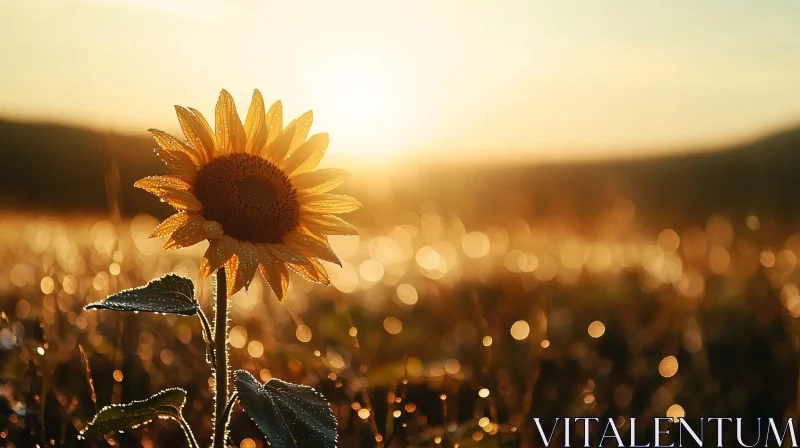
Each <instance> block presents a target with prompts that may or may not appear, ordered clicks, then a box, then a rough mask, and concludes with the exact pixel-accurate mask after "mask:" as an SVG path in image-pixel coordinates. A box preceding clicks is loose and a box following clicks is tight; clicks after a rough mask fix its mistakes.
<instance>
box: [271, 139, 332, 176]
mask: <svg viewBox="0 0 800 448" xmlns="http://www.w3.org/2000/svg"><path fill="white" fill-rule="evenodd" d="M329 143H330V137H329V136H328V133H327V132H323V133H321V134H314V135H312V136H311V138H309V139H308V141H307V142H305V143H303V144H302V145H300V147H299V148H297V150H296V151H295V152H293V153H292V155H291V156H290V157H289V158H287V159H286V160H284V161H283V163H282V164H281V169H283V171H284V172H285V173H286V174H289V175H291V174H293V173H294V174H299V173H305V172H306V171H312V170H314V169H315V168H316V167H317V165H319V162H320V161H321V160H322V157H323V156H324V155H325V151H326V150H327V149H328V144H329Z"/></svg>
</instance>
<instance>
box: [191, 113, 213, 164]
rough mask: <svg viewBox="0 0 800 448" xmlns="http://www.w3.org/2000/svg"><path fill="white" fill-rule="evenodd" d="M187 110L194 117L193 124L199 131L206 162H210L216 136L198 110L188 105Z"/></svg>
mask: <svg viewBox="0 0 800 448" xmlns="http://www.w3.org/2000/svg"><path fill="white" fill-rule="evenodd" d="M189 112H191V113H192V115H194V118H195V119H196V122H195V124H194V126H195V127H196V128H198V129H199V130H196V132H198V133H199V137H200V140H201V141H202V142H203V150H204V152H205V155H204V157H205V160H206V163H207V162H210V161H212V160H214V153H215V152H216V138H215V136H214V130H213V129H211V125H209V124H208V121H207V120H206V118H205V117H204V116H203V114H201V113H200V111H198V110H196V109H192V108H191V107H190V108H189ZM198 149H199V148H198Z"/></svg>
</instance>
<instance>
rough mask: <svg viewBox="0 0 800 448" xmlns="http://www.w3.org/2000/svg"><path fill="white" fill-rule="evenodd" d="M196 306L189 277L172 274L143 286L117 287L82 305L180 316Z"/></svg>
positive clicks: (186, 314) (193, 309)
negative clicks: (104, 297)
mask: <svg viewBox="0 0 800 448" xmlns="http://www.w3.org/2000/svg"><path fill="white" fill-rule="evenodd" d="M199 307H200V303H199V302H198V301H197V300H195V298H194V284H193V283H192V281H191V280H189V279H188V278H185V277H181V276H179V275H175V274H167V275H165V276H163V277H161V278H159V279H157V280H153V281H151V282H150V283H148V284H146V285H144V286H140V287H138V288H132V289H127V290H125V291H120V292H118V293H116V294H112V295H110V296H108V297H107V298H106V299H105V300H101V301H99V302H95V303H90V304H88V305H86V309H87V310H92V309H106V310H114V311H144V312H151V313H168V314H182V315H184V316H191V315H193V314H196V313H197V310H198V308H199Z"/></svg>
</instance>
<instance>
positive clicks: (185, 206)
mask: <svg viewBox="0 0 800 448" xmlns="http://www.w3.org/2000/svg"><path fill="white" fill-rule="evenodd" d="M154 194H155V195H156V196H158V197H159V199H161V202H166V203H167V204H169V205H171V206H173V207H175V209H176V210H190V211H193V212H199V211H201V210H203V204H201V203H200V201H199V200H198V199H197V198H196V197H195V195H193V194H192V193H191V192H189V191H187V190H176V189H174V188H169V187H164V188H162V189H161V190H159V191H157V192H155V193H154Z"/></svg>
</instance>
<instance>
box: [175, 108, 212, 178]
mask: <svg viewBox="0 0 800 448" xmlns="http://www.w3.org/2000/svg"><path fill="white" fill-rule="evenodd" d="M175 113H176V114H177V115H178V123H180V125H181V130H182V131H183V135H184V136H186V140H189V143H191V145H192V149H193V150H194V155H195V157H196V158H197V160H198V162H199V163H200V165H204V164H206V163H208V162H209V161H210V160H211V159H210V158H209V157H208V155H209V154H212V153H213V150H214V135H213V134H212V133H210V131H211V129H210V128H208V129H207V127H208V123H205V119H200V118H198V117H196V116H195V115H194V114H193V113H192V112H191V111H189V110H187V109H184V108H183V107H181V106H175Z"/></svg>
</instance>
